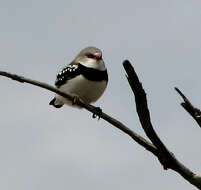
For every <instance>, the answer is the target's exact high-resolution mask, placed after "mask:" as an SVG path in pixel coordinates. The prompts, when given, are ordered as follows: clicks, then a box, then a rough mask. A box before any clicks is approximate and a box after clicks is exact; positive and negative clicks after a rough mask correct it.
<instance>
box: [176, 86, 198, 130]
mask: <svg viewBox="0 0 201 190" xmlns="http://www.w3.org/2000/svg"><path fill="white" fill-rule="evenodd" d="M175 90H176V91H177V92H178V93H179V95H180V96H181V97H182V98H183V100H184V102H182V103H181V106H182V107H183V108H184V109H185V110H186V111H187V112H188V113H189V114H190V115H191V116H192V117H193V119H195V121H196V122H197V123H198V125H199V126H200V127H201V111H200V110H199V109H198V108H196V107H194V106H193V105H192V104H191V102H190V101H189V100H188V98H186V96H185V95H184V94H183V93H182V92H181V91H180V90H179V89H178V88H176V87H175Z"/></svg>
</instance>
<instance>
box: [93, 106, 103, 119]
mask: <svg viewBox="0 0 201 190" xmlns="http://www.w3.org/2000/svg"><path fill="white" fill-rule="evenodd" d="M95 109H96V113H93V115H92V117H93V118H94V119H95V118H97V117H98V120H99V119H100V118H101V115H102V109H101V108H100V107H96V108H95Z"/></svg>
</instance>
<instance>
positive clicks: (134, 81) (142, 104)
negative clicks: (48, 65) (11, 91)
mask: <svg viewBox="0 0 201 190" xmlns="http://www.w3.org/2000/svg"><path fill="white" fill-rule="evenodd" d="M123 65H124V68H125V70H126V72H127V74H128V76H127V79H128V81H129V84H130V86H131V88H132V90H133V92H134V94H135V99H136V107H137V112H138V116H139V118H140V122H141V125H142V127H143V129H144V131H145V133H146V135H147V136H148V138H149V139H150V140H151V141H152V143H153V144H152V143H150V142H149V141H147V140H146V139H145V138H143V137H142V136H140V135H138V134H137V133H135V132H134V131H132V130H131V129H129V128H128V127H126V126H125V125H124V124H123V123H121V122H120V121H118V120H116V119H114V118H112V117H111V116H109V115H107V114H106V113H104V112H101V113H100V111H99V109H97V107H94V106H92V105H89V104H87V103H85V102H83V101H81V100H80V99H76V102H75V103H76V104H77V105H79V106H81V107H83V108H85V109H86V110H88V111H89V112H91V113H93V114H95V115H98V116H99V117H100V118H102V119H104V120H105V121H107V122H108V123H110V124H112V125H113V126H114V127H116V128H118V129H119V130H121V131H122V132H124V133H126V134H127V135H129V136H130V137H131V138H132V139H133V140H134V141H135V142H137V143H138V144H139V145H141V146H143V147H144V148H145V149H146V150H148V151H150V152H152V153H153V154H154V155H155V156H156V157H157V158H158V159H159V161H160V163H161V164H162V165H163V167H164V169H168V168H170V169H173V170H174V171H177V172H178V173H179V174H180V175H181V176H183V177H184V178H185V179H186V180H188V181H189V182H190V183H191V184H193V185H194V186H196V187H197V188H199V189H201V176H200V175H198V174H194V173H193V172H192V171H190V170H189V169H188V168H186V167H185V166H184V165H182V164H181V163H180V162H179V161H178V160H176V158H175V157H174V156H173V154H172V153H170V152H169V150H168V149H167V148H166V147H165V145H164V144H163V142H162V141H161V140H160V138H159V137H158V136H157V134H156V132H155V131H154V129H153V127H152V124H151V119H150V114H149V110H148V106H147V100H146V94H145V91H144V89H143V87H142V84H141V83H140V81H139V79H138V77H137V74H136V73H135V71H134V68H133V67H132V66H131V64H130V63H129V61H125V62H124V64H123ZM0 75H1V76H5V77H8V78H11V79H13V80H16V81H18V82H22V83H29V84H32V85H34V86H38V87H41V88H44V89H47V90H49V91H51V92H54V93H57V94H59V95H61V96H63V97H65V98H67V99H69V100H71V101H73V100H74V97H72V96H71V95H69V94H66V93H64V92H62V91H60V90H58V89H57V88H55V87H53V86H50V85H48V84H46V83H42V82H39V81H36V80H32V79H28V78H25V77H23V76H19V75H16V74H11V73H8V72H4V71H0Z"/></svg>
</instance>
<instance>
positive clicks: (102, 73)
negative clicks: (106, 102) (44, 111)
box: [49, 46, 108, 108]
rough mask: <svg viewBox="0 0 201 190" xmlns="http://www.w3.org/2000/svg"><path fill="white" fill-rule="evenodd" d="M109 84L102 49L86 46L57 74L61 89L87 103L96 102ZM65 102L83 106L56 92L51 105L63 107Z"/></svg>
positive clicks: (57, 84)
mask: <svg viewBox="0 0 201 190" xmlns="http://www.w3.org/2000/svg"><path fill="white" fill-rule="evenodd" d="M107 84H108V73H107V68H106V66H105V63H104V61H103V58H102V51H101V50H100V49H98V48H96V47H93V46H90V47H86V48H84V49H83V50H81V51H80V52H79V54H78V55H77V56H76V57H75V59H74V60H73V61H72V62H71V63H70V64H68V65H67V66H66V67H64V68H63V69H62V70H61V71H60V72H59V73H58V74H57V76H56V81H55V86H56V88H58V89H59V90H61V91H63V92H65V93H67V94H70V95H72V96H73V97H77V98H80V99H81V100H82V101H84V102H85V103H88V104H91V103H94V102H96V101H97V100H98V99H99V98H100V97H101V95H102V94H103V92H104V91H105V89H106V87H107ZM64 104H66V105H70V106H73V107H77V108H81V107H80V106H78V105H75V104H73V103H72V101H70V100H68V99H66V98H64V97H62V96H60V95H58V94H55V97H54V98H53V99H52V100H51V101H50V103H49V105H52V106H54V107H55V108H61V107H62V106H63V105H64Z"/></svg>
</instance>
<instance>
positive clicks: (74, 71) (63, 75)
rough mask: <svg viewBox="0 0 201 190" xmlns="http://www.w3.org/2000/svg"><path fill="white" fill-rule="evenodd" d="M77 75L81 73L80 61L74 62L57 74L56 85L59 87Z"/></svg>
mask: <svg viewBox="0 0 201 190" xmlns="http://www.w3.org/2000/svg"><path fill="white" fill-rule="evenodd" d="M77 75H80V69H79V63H77V62H72V63H70V64H69V65H67V66H66V67H64V68H63V69H62V70H61V71H60V72H59V73H58V74H57V77H56V81H55V86H56V87H57V88H59V87H60V86H62V85H63V84H66V83H67V82H68V80H70V79H72V78H74V77H76V76H77Z"/></svg>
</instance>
